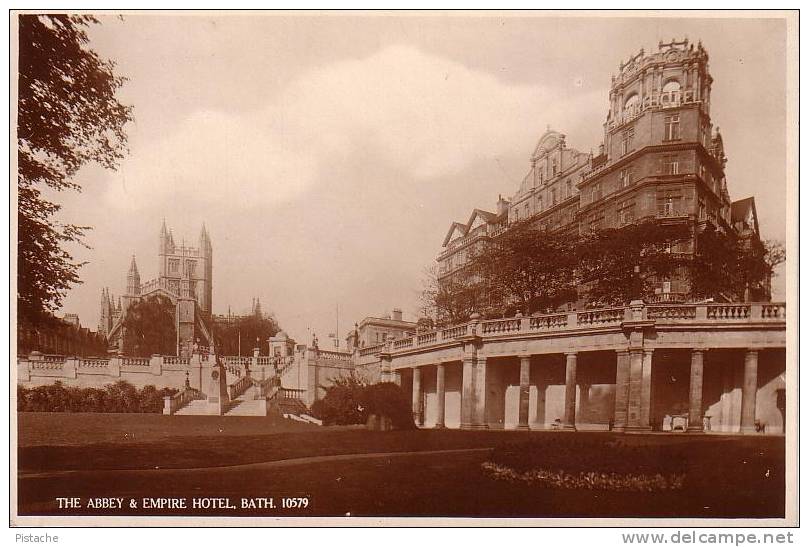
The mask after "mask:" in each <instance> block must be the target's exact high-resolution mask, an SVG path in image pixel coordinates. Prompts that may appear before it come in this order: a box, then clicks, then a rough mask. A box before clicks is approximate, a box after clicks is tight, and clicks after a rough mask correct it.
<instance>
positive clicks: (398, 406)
mask: <svg viewBox="0 0 809 547" xmlns="http://www.w3.org/2000/svg"><path fill="white" fill-rule="evenodd" d="M364 398H365V408H366V409H367V414H376V415H377V416H387V417H388V418H390V420H391V422H392V423H393V428H394V429H415V428H416V424H415V422H414V421H413V410H412V408H411V401H410V398H409V397H408V396H407V394H406V393H405V392H404V390H403V389H402V388H401V386H398V385H396V384H394V383H392V382H383V383H381V384H372V385H370V386H366V387H365V397H364ZM366 420H367V415H366Z"/></svg>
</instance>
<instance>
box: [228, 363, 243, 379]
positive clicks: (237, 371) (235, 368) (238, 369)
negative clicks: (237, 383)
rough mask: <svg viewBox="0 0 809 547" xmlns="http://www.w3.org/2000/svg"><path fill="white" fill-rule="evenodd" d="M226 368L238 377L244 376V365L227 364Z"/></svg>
mask: <svg viewBox="0 0 809 547" xmlns="http://www.w3.org/2000/svg"><path fill="white" fill-rule="evenodd" d="M225 370H227V371H228V373H230V374H232V375H233V376H235V377H236V378H241V376H242V367H240V366H238V365H225ZM245 376H246V375H245Z"/></svg>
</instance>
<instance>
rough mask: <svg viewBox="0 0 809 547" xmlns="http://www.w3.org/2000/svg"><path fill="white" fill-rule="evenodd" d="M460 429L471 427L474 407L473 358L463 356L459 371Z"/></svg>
mask: <svg viewBox="0 0 809 547" xmlns="http://www.w3.org/2000/svg"><path fill="white" fill-rule="evenodd" d="M461 374H462V379H461V429H472V420H473V415H474V408H475V402H474V397H475V360H474V358H472V357H469V356H464V358H463V369H462V371H461Z"/></svg>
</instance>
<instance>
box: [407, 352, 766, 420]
mask: <svg viewBox="0 0 809 547" xmlns="http://www.w3.org/2000/svg"><path fill="white" fill-rule="evenodd" d="M654 351H655V350H653V349H648V348H643V349H621V350H616V351H615V383H614V388H615V391H614V405H613V409H612V412H611V413H610V414H611V415H610V420H609V422H610V423H609V428H610V429H612V430H615V431H626V432H633V431H636V432H641V431H648V430H651V429H652V419H653V417H652V397H653V383H652V372H653V355H654ZM587 353H588V352H566V353H564V404H563V415H562V419H561V423H559V424H557V425H558V426H559V428H560V429H565V430H575V429H576V428H577V416H576V411H577V403H579V404H581V403H583V401H585V400H586V397H588V394H587V392H586V391H584V390H582V391H581V393H580V394H579V396H578V397H577V386H578V383H577V369H578V368H579V366H578V365H579V360H580V358H581V357H582V356H584V355H586V354H587ZM707 353H708V350H705V349H700V348H694V349H691V350H690V372H689V382H688V402H687V416H688V430H689V431H695V432H701V431H702V430H703V416H704V412H705V405H704V401H703V394H704V390H705V386H704V376H705V374H704V373H705V357H706V354H707ZM514 357H517V359H518V361H519V392H518V393H519V395H518V401H517V411H516V414H517V424H516V428H517V429H521V430H528V429H530V414H531V411H530V393H531V388H532V384H531V371H532V355H527V354H520V355H517V356H514ZM501 358H502V356H498V358H497V359H498V362H497V363H494V361H495V359H494V358H492V357H487V356H484V355H480V354H478V353H477V352H470V353H465V354H464V357H463V359H462V361H461V363H460V365H461V367H460V368H461V386H460V427H461V428H462V429H485V428H488V427H490V424H489V421H488V419H487V397H488V396H490V393H489V392H488V389H487V387H488V386H487V376H490V375H491V374H492V373H493V372H494V371H493V369H492V367H493V366H499V365H501V364H502V363H501V362H499V360H500V359H501ZM758 363H759V350H758V349H756V348H748V349H745V350H744V362H743V365H744V366H743V377H742V381H741V405H740V407H741V410H740V412H741V419H740V428H739V429H740V431H741V432H742V433H751V432H754V431H756V425H757V423H756V397H757V390H758V387H759V386H758V375H759V367H758ZM456 364H457V361H456V362H440V363H436V364H434V365H425V366H417V367H409V369H406V368H398V369H397V370H396V372H398V373H399V375H401V374H402V372H404V371H405V370H410V371H412V384H411V385H412V402H413V416H414V419H415V421H416V423H417V424H419V425H423V424H424V422H425V408H424V396H425V393H424V390H423V388H424V385H425V383H426V382H427V381H428V380H429V383H430V384H431V385H434V386H435V406H434V411H435V420H434V427H436V428H444V427H446V412H447V410H446V394H447V391H446V390H447V368H448V367H449V366H452V365H456ZM428 371H429V373H430V374H431V375H432V374H435V376H434V378H432V377H430V378H426V377H425V376H426V374H427V372H428ZM433 380H434V384H433ZM658 389H662V388H658ZM488 402H489V403H491V401H488ZM536 404H537V405H539V404H540V401H539V400H538V401H537V403H536Z"/></svg>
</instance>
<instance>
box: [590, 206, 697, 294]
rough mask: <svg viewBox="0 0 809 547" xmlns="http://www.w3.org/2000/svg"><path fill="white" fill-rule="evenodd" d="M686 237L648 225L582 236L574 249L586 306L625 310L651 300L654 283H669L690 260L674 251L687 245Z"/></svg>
mask: <svg viewBox="0 0 809 547" xmlns="http://www.w3.org/2000/svg"><path fill="white" fill-rule="evenodd" d="M690 232H691V230H690V228H689V227H688V226H686V225H683V224H661V223H659V222H657V221H654V220H647V221H644V222H640V223H638V224H630V225H628V226H623V227H621V228H608V229H605V230H600V231H597V232H593V233H592V234H589V235H588V236H585V238H584V239H583V241H582V242H581V244H579V245H578V247H577V249H578V252H577V254H578V257H577V260H578V266H579V272H580V276H581V282H582V284H583V285H584V286H585V287H586V289H585V290H586V293H587V299H588V301H589V302H590V303H591V304H595V305H623V304H625V303H627V302H629V301H631V300H633V299H635V298H647V297H650V296H651V295H652V294H654V287H655V282H657V281H660V280H662V279H667V278H671V277H672V276H674V275H675V274H676V273H678V271H682V269H683V268H686V267H687V266H688V265H689V263H690V259H689V257H688V256H687V255H686V254H684V253H678V252H676V246H677V245H678V244H679V243H681V242H683V241H687V240H688V239H689V238H690V237H691V236H690ZM636 266H637V268H638V269H639V271H638V272H636V271H635V269H636Z"/></svg>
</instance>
